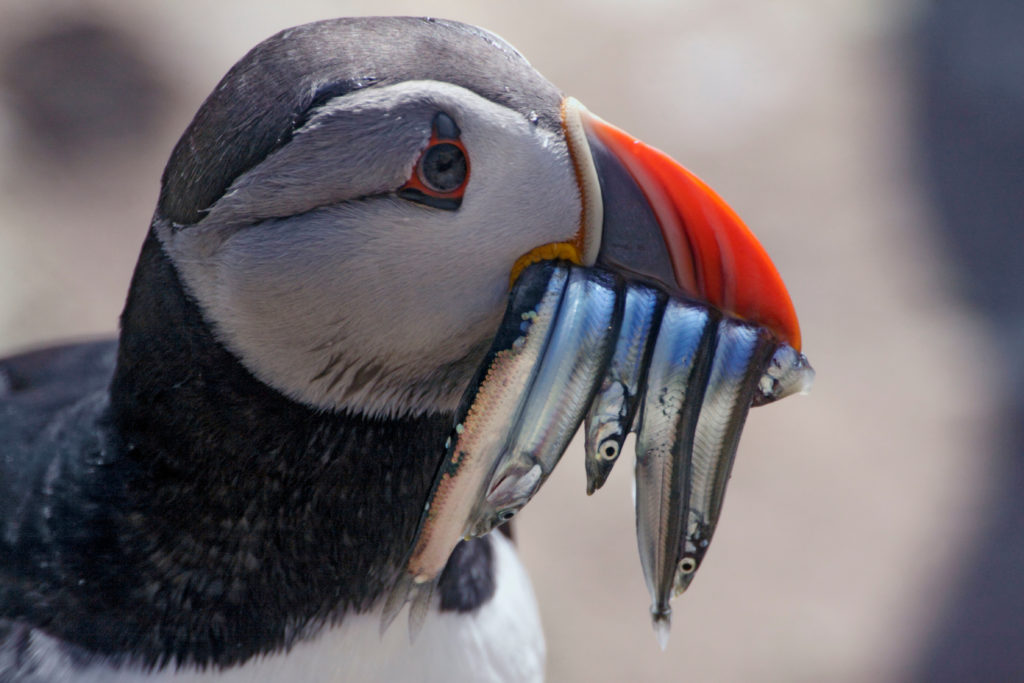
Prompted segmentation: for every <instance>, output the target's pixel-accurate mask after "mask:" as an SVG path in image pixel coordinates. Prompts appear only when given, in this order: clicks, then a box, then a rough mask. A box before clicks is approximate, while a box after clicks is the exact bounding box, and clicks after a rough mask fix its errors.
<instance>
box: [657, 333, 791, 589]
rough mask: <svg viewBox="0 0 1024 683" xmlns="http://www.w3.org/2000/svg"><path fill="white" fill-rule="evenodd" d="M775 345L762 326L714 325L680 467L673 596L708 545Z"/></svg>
mask: <svg viewBox="0 0 1024 683" xmlns="http://www.w3.org/2000/svg"><path fill="white" fill-rule="evenodd" d="M777 346H778V342H777V341H776V340H775V339H774V338H773V337H772V336H771V335H770V334H769V333H768V331H767V330H765V329H764V328H761V327H755V326H751V325H747V324H744V323H742V322H741V321H737V320H733V319H725V320H723V321H722V322H721V323H720V324H719V325H718V330H717V343H716V345H715V354H714V360H713V361H712V364H711V374H710V377H709V378H708V381H707V387H706V388H705V390H704V398H703V402H702V404H701V407H700V414H699V417H698V419H697V425H696V429H695V431H694V435H693V448H692V451H691V453H690V457H689V461H688V465H687V467H686V482H687V492H686V496H685V499H686V504H685V506H684V520H683V524H682V527H683V531H684V533H683V535H682V537H681V539H680V543H679V548H678V555H677V565H676V574H675V580H674V583H673V597H676V596H678V595H680V594H682V593H683V592H684V591H685V590H686V589H687V587H689V585H690V582H691V581H693V577H694V576H695V575H696V572H697V570H698V569H699V568H700V565H701V563H702V562H703V560H704V555H705V553H706V552H707V550H708V547H709V546H710V544H711V538H712V536H713V535H714V533H715V527H716V526H717V524H718V518H719V515H720V513H721V510H722V501H723V500H724V498H725V488H726V484H727V483H728V481H729V476H730V474H731V472H732V466H733V462H734V460H735V457H736V449H737V447H738V446H739V441H740V435H741V434H742V432H743V426H744V424H745V422H746V419H747V413H748V411H749V409H750V406H751V403H752V401H753V399H754V396H755V394H756V393H757V391H758V390H759V387H760V386H761V379H762V377H763V376H764V373H765V368H766V366H768V364H769V362H770V361H771V358H772V356H773V354H774V352H775V350H776V348H777Z"/></svg>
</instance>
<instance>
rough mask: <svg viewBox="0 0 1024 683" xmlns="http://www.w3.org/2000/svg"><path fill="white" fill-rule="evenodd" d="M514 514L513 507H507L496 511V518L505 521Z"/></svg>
mask: <svg viewBox="0 0 1024 683" xmlns="http://www.w3.org/2000/svg"><path fill="white" fill-rule="evenodd" d="M515 516H516V511H515V509H514V508H507V509H505V510H502V511H501V512H499V513H498V519H500V520H501V521H502V522H507V521H508V520H510V519H512V518H513V517H515Z"/></svg>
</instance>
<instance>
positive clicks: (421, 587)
mask: <svg viewBox="0 0 1024 683" xmlns="http://www.w3.org/2000/svg"><path fill="white" fill-rule="evenodd" d="M436 585H437V582H436V581H427V582H425V583H416V584H413V586H412V590H411V593H410V596H409V600H410V601H411V602H412V604H411V605H410V606H409V644H410V645H411V644H412V643H414V642H416V636H418V635H419V634H420V631H422V630H423V622H425V621H426V620H427V613H428V612H429V611H430V598H431V597H432V596H433V595H434V586H436Z"/></svg>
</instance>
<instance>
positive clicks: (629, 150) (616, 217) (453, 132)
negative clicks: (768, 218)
mask: <svg viewBox="0 0 1024 683" xmlns="http://www.w3.org/2000/svg"><path fill="white" fill-rule="evenodd" d="M153 232H154V234H155V236H156V237H157V239H158V240H159V243H160V245H161V247H162V249H163V251H164V253H165V254H166V255H167V256H168V257H169V258H170V260H171V262H172V263H173V264H174V266H175V269H176V270H177V272H178V274H179V276H180V278H181V280H182V282H183V283H184V286H185V289H186V290H187V292H188V294H189V295H190V296H191V297H192V298H194V299H195V301H196V302H197V303H198V305H199V308H200V310H201V311H202V313H203V316H204V318H205V319H206V321H207V323H208V324H209V325H210V326H211V327H212V328H213V331H214V334H215V336H216V337H217V339H218V340H219V341H220V342H221V343H222V344H223V345H224V346H225V347H226V348H227V349H228V350H229V351H231V352H232V353H233V354H234V355H235V356H236V357H237V358H238V359H239V360H240V361H241V362H242V364H243V365H244V366H245V367H246V368H247V369H248V370H249V372H250V373H252V374H253V375H254V376H255V377H256V378H258V379H259V380H261V381H262V382H263V383H265V384H267V385H269V386H271V387H273V388H274V389H276V390H277V391H279V392H281V393H282V394H284V395H286V396H288V397H289V398H291V399H293V400H295V401H298V402H300V403H303V404H305V405H308V406H311V407H313V408H315V409H318V410H324V411H341V410H344V411H349V412H358V413H362V414H365V415H368V416H401V415H416V414H423V413H433V412H450V411H452V410H454V409H455V407H456V405H457V403H458V400H459V397H460V395H461V394H462V391H463V390H464V388H465V386H466V385H467V383H468V382H469V380H470V378H471V376H472V374H473V371H474V370H475V368H476V366H477V365H478V364H479V362H480V361H481V359H482V357H483V355H484V353H485V351H486V349H487V347H488V344H489V343H490V340H491V338H492V337H493V335H494V333H495V330H496V329H497V326H498V323H499V321H500V319H501V315H502V313H503V311H504V308H505V302H506V298H507V294H508V291H509V287H510V282H511V281H512V280H513V279H514V278H515V276H516V275H517V274H518V272H519V271H520V270H521V269H522V268H523V267H525V266H526V265H528V264H529V263H531V262H534V261H537V260H542V259H552V258H557V259H565V260H569V261H573V262H575V263H578V264H582V265H586V266H593V265H599V266H602V267H606V268H610V269H613V270H616V271H619V272H622V273H624V274H626V275H627V276H628V277H631V278H635V279H641V280H645V281H649V282H652V283H654V284H656V285H657V286H659V287H660V288H662V289H664V290H666V291H667V292H669V293H670V294H672V295H674V296H678V297H683V298H688V299H692V300H697V301H701V302H704V303H706V304H708V305H710V306H712V307H715V308H718V309H720V310H721V311H722V312H723V313H726V314H729V315H732V316H735V317H739V318H743V319H746V320H748V321H750V322H753V323H757V324H761V325H763V326H765V327H767V328H768V329H770V330H772V331H773V332H774V333H775V334H776V335H777V336H778V337H779V338H780V339H781V340H782V341H785V342H788V343H789V344H790V345H792V346H794V347H795V348H799V329H798V326H797V323H796V317H795V314H794V313H793V308H792V304H791V303H790V300H789V296H788V295H787V293H786V290H785V287H784V286H783V284H782V281H781V279H780V278H779V276H778V273H777V272H776V271H775V269H774V267H773V266H772V264H771V262H770V260H769V259H768V257H767V256H766V255H765V253H764V250H763V249H762V248H761V246H760V245H759V244H758V242H757V240H756V239H755V238H754V237H753V235H752V234H751V233H750V232H749V230H747V229H746V228H745V227H744V225H743V223H742V222H741V221H740V220H739V218H738V217H736V215H735V214H734V213H733V212H732V210H731V209H729V208H728V206H726V205H725V204H724V202H722V200H721V199H719V198H718V197H717V195H715V194H714V193H713V192H712V191H711V190H710V189H709V188H708V187H707V186H706V185H704V184H703V183H702V182H701V181H700V180H698V179H697V178H696V177H695V176H693V175H692V174H691V173H689V172H688V171H686V170H685V169H684V168H683V167H681V166H679V165H678V164H677V163H676V162H674V161H673V160H671V159H670V158H669V157H667V156H666V155H664V154H662V153H661V152H658V151H657V150H655V149H653V148H651V147H648V146H646V145H644V144H643V143H640V142H639V141H636V140H635V139H633V138H632V137H630V136H628V135H627V134H626V133H624V132H622V131H620V130H618V129H617V128H615V127H613V126H611V125H609V124H607V123H605V122H603V121H601V120H600V119H598V118H597V117H595V116H593V115H591V114H590V113H589V112H587V111H586V109H585V108H584V107H583V106H582V105H580V104H579V103H578V102H576V101H575V100H573V99H571V98H566V97H564V96H563V95H562V93H560V92H559V91H558V90H557V89H556V88H555V87H554V86H553V85H551V84H550V83H549V82H548V81H547V80H545V79H544V78H543V77H542V76H541V75H540V74H538V73H537V72H536V71H535V70H534V69H533V68H532V67H531V66H530V64H529V63H528V62H527V61H526V60H525V59H524V58H523V57H522V56H521V55H520V54H519V53H518V52H517V51H516V50H515V49H513V48H512V47H510V46H509V45H508V44H506V43H505V42H504V41H502V40H501V39H500V38H497V37H496V36H494V35H492V34H490V33H487V32H485V31H482V30H480V29H477V28H474V27H471V26H467V25H464V24H459V23H455V22H448V21H440V20H434V19H417V18H399V17H378V18H349V19H338V20H333V21H325V22H318V23H314V24H309V25H305V26H300V27H297V28H293V29H289V30H287V31H284V32H282V33H279V34H277V35H275V36H273V37H271V38H269V39H268V40H266V41H264V42H263V43H261V44H259V45H258V46H256V47H255V48H254V49H253V50H252V51H250V52H249V53H248V54H247V55H246V56H245V57H243V58H242V60H241V61H239V62H238V63H237V64H236V65H235V66H234V67H233V68H232V69H231V70H230V71H229V72H228V74H227V75H226V76H225V77H224V79H223V80H222V81H221V82H220V84H219V85H218V86H217V87H216V89H215V90H214V92H213V93H212V94H211V95H210V96H209V98H208V99H207V100H206V101H205V102H204V103H203V105H202V107H201V108H200V110H199V112H198V113H197V115H196V117H195V119H194V120H193V121H192V123H191V125H190V126H189V127H188V129H187V130H186V132H185V134H184V135H183V137H182V138H181V140H180V141H179V142H178V144H177V146H176V147H175V149H174V151H173V153H172V156H171V159H170V162H169V163H168V165H167V168H166V170H165V173H164V177H163V184H162V189H161V195H160V201H159V204H158V207H157V211H156V215H155V217H154V221H153Z"/></svg>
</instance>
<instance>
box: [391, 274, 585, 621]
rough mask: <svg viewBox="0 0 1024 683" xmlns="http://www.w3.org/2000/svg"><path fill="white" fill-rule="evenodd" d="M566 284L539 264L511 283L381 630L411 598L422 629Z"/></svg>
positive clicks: (536, 365) (535, 367)
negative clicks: (511, 286)
mask: <svg viewBox="0 0 1024 683" xmlns="http://www.w3.org/2000/svg"><path fill="white" fill-rule="evenodd" d="M569 279H570V278H569V270H568V268H566V267H564V266H559V265H558V264H556V263H553V262H544V263H540V264H537V265H533V266H530V267H529V268H527V269H525V270H524V271H523V273H522V274H521V275H520V277H519V278H517V280H516V282H515V284H514V285H513V288H512V291H511V292H510V294H509V303H508V306H507V308H506V311H505V315H504V318H503V319H502V322H501V325H500V327H499V329H498V332H497V334H496V335H495V337H494V340H493V341H492V344H491V347H490V349H489V350H488V352H487V354H486V356H485V357H484V360H483V363H482V364H481V365H480V366H479V369H478V370H477V372H476V375H475V376H474V378H473V380H472V381H471V382H470V384H469V387H468V388H467V389H466V391H465V392H464V394H463V397H462V399H461V401H460V406H459V409H458V410H457V412H456V418H455V424H454V427H453V429H452V432H451V435H450V436H449V438H448V441H447V443H446V444H445V456H444V458H443V459H442V461H441V464H440V466H439V468H438V471H437V473H436V475H435V477H434V480H433V483H432V486H431V491H430V495H429V497H428V499H427V503H426V505H425V507H424V510H423V513H422V515H421V517H420V521H419V524H418V527H417V531H416V535H415V538H414V541H413V543H412V546H411V550H410V552H409V556H408V559H407V560H406V562H405V569H404V571H403V572H402V574H401V576H400V577H399V578H398V579H397V580H396V582H395V586H394V588H393V589H392V591H391V594H390V595H389V597H388V599H387V601H386V603H385V606H384V613H383V618H382V622H381V632H382V633H383V632H384V631H385V630H386V629H387V628H388V626H389V625H390V624H391V622H392V621H393V620H394V618H395V617H396V616H397V615H398V613H399V612H400V611H401V609H402V607H403V606H404V605H405V604H406V603H407V602H409V601H412V602H413V607H412V608H411V609H410V614H409V626H410V629H409V630H410V637H412V638H414V637H415V635H416V633H417V632H418V630H419V628H420V626H422V622H423V619H424V618H425V616H426V611H427V607H428V603H429V598H430V596H431V594H432V593H433V589H434V586H435V585H436V583H437V580H438V578H439V577H440V574H441V572H442V570H443V569H444V567H445V565H446V564H447V562H448V558H449V556H450V555H451V553H452V551H453V550H454V549H455V546H456V545H458V543H459V541H461V540H462V539H463V538H465V537H466V536H467V532H468V531H469V528H468V523H469V520H470V513H471V512H472V510H473V507H474V505H475V504H476V503H477V501H478V500H480V499H481V498H482V497H483V496H484V494H485V492H486V487H487V486H489V485H490V475H491V474H492V473H493V470H494V467H495V464H496V462H497V459H498V457H499V456H500V454H501V453H502V452H503V449H504V448H505V445H506V443H507V442H508V441H509V440H510V438H511V435H512V433H513V431H514V430H515V429H516V427H517V425H518V424H519V423H520V419H519V418H520V413H521V412H522V411H523V408H524V407H525V404H526V402H527V399H528V396H529V393H528V389H529V387H530V386H531V384H532V383H533V381H534V378H535V377H536V375H537V374H538V372H539V370H540V359H541V357H542V356H543V354H544V352H545V349H546V348H547V347H548V342H549V338H550V337H551V335H552V334H553V332H554V330H555V323H556V321H557V320H558V314H559V311H560V308H561V304H562V299H563V297H564V295H565V293H566V289H567V285H568V284H569Z"/></svg>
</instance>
